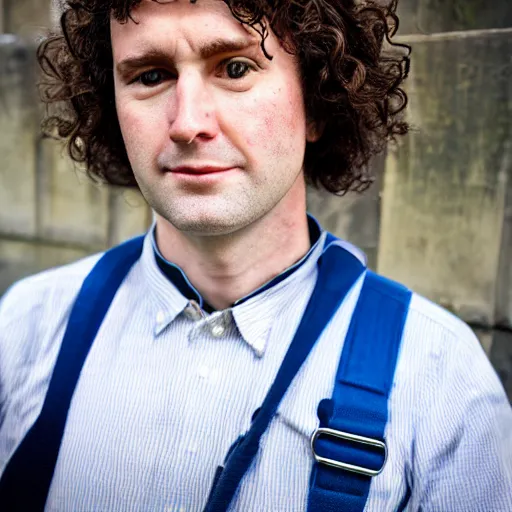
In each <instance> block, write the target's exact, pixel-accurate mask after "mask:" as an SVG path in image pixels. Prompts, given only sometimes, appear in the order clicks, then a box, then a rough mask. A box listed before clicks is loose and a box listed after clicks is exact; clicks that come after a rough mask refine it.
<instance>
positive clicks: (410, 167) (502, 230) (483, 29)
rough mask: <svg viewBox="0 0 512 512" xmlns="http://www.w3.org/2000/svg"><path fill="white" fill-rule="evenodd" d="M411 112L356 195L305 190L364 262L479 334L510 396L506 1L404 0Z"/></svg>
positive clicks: (511, 154)
mask: <svg viewBox="0 0 512 512" xmlns="http://www.w3.org/2000/svg"><path fill="white" fill-rule="evenodd" d="M400 14H401V24H400V30H399V33H398V37H396V40H397V41H398V42H401V43H407V44H409V45H411V46H412V65H411V74H410V78H409V80H408V82H407V85H406V90H407V93H408V95H409V99H410V103H409V108H408V112H407V116H408V121H409V122H410V123H411V125H412V127H413V130H412V131H411V133H410V134H409V135H408V136H407V137H406V138H405V140H404V141H402V142H401V143H400V145H399V147H390V148H389V149H388V154H387V156H386V158H385V159H378V160H377V161H375V162H374V164H373V170H374V172H375V174H376V175H377V177H378V179H377V181H376V183H375V184H374V186H373V187H372V189H370V190H369V191H368V192H366V193H365V194H364V195H362V196H358V195H354V194H349V195H348V196H346V197H344V198H337V197H329V196H328V195H327V194H325V193H319V192H317V191H310V193H309V208H310V211H312V213H314V214H315V215H316V216H317V217H318V218H319V219H320V220H321V221H322V222H323V223H324V225H325V226H326V227H328V228H329V229H331V230H333V232H335V233H336V234H337V235H339V236H341V237H344V238H347V239H349V240H351V241H353V242H354V243H356V244H357V245H359V246H361V247H362V248H364V249H365V250H366V252H367V254H368V255H369V262H370V265H371V266H373V267H374V268H376V269H377V270H378V271H379V272H380V273H382V274H384V275H387V276H389V277H391V278H393V279H397V280H399V281H401V282H403V283H405V284H407V285H408V286H410V287H412V288H413V289H414V290H415V291H417V292H419V293H421V294H423V295H425V296H427V297H429V298H430V299H432V300H433V301H435V302H437V303H439V304H441V305H443V306H444V307H446V308H448V309H449V310H451V311H453V312H454V313H456V314H457V315H459V316H460V317H462V318H463V319H464V320H466V321H467V322H469V323H470V324H471V325H472V326H473V327H474V328H475V329H476V331H477V333H478V335H479V337H480V339H481V341H482V344H483V346H484V348H485V349H486V351H487V353H488V354H489V355H490V357H491V360H492V361H493V363H494V365H495V367H496V368H497V370H498V372H499V373H500V376H501V378H502V380H503V381H504V383H505V386H506V387H507V390H508V392H509V396H511V397H512V335H511V333H510V329H511V327H512V264H511V263H512V58H511V57H512V2H510V0H499V1H495V2H486V1H484V0H401V2H400Z"/></svg>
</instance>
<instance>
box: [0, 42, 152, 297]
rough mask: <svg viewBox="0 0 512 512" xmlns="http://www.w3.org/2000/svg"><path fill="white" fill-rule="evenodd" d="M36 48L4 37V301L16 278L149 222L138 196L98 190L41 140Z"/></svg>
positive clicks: (0, 160)
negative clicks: (5, 291) (6, 291)
mask: <svg viewBox="0 0 512 512" xmlns="http://www.w3.org/2000/svg"><path fill="white" fill-rule="evenodd" d="M34 55H35V52H34V47H33V46H32V45H30V44H28V43H27V42H22V41H21V40H19V39H16V38H15V37H12V36H0V134H1V136H0V295H1V294H2V292H3V291H4V290H5V289H6V288H7V287H8V286H9V285H10V284H11V283H13V282H14V281H16V280H17V279H19V278H21V277H24V276H27V275H29V274H33V273H35V272H38V271H40V270H43V269H46V268H49V267H53V266H57V265H62V264H65V263H68V262H71V261H74V260H76V259H78V258H81V257H84V256H86V255H87V254H90V253H93V252H96V251H101V250H104V249H105V248H107V247H109V246H112V245H114V244H116V243H118V242H120V241H122V240H125V239H127V238H129V237H131V236H133V235H135V234H137V233H141V232H143V231H144V230H145V229H146V228H147V226H148V225H149V223H150V220H151V216H150V211H149V208H148V207H147V205H146V204H145V202H144V201H143V199H142V198H141V196H140V194H138V193H136V192H134V191H124V190H115V189H113V188H106V187H100V186H99V185H96V184H93V183H92V182H91V181H90V180H88V179H87V178H86V177H85V174H84V172H83V171H82V170H78V169H75V168H74V166H73V165H72V164H71V162H70V160H69V159H68V158H67V157H66V156H65V155H64V154H63V153H64V150H63V148H62V146H60V145H59V144H57V143H55V142H54V141H51V140H48V139H43V138H42V137H41V134H40V128H39V126H40V120H41V117H40V113H41V109H40V107H39V102H38V99H37V96H36V88H35V83H36V64H35V58H34Z"/></svg>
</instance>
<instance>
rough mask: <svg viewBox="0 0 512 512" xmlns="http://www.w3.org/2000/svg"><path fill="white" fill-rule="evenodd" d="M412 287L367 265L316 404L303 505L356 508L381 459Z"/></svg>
mask: <svg viewBox="0 0 512 512" xmlns="http://www.w3.org/2000/svg"><path fill="white" fill-rule="evenodd" d="M410 300H411V292H410V291H409V290H408V289H407V288H405V287H403V286H401V285H399V284H397V283H394V282H392V281H390V280H388V279H386V278H384V277H381V276H378V275H376V274H374V273H373V272H371V271H367V274H366V276H365V280H364V283H363V287H362V290H361V294H360V297H359V300H358V302H357V305H356V308H355V311H354V314H353V316H352V320H351V323H350V326H349V329H348V333H347V336H346V339H345V343H344V347H343V351H342V355H341V358H340V364H339V367H338V372H337V375H336V381H335V385H334V390H333V395H332V398H331V399H326V400H322V401H321V402H320V404H319V406H318V417H319V419H320V425H319V428H318V429H317V431H316V432H315V433H314V435H313V436H312V440H311V445H312V450H313V455H314V458H315V463H314V466H313V470H312V474H311V480H310V490H309V499H308V512H330V511H333V512H334V511H339V510H343V511H344V512H362V511H363V509H364V507H365V503H366V500H367V498H368V492H369V490H370V483H371V479H372V477H373V476H376V475H377V474H379V473H380V472H381V471H382V470H383V468H384V465H385V463H386V457H387V446H386V441H385V439H384V431H385V428H386V423H387V420H388V399H389V395H390V392H391V389H392V385H393V379H394V374H395V367H396V362H397V358H398V353H399V349H400V344H401V339H402V333H403V329H404V325H405V321H406V318H407V313H408V310H409V303H410Z"/></svg>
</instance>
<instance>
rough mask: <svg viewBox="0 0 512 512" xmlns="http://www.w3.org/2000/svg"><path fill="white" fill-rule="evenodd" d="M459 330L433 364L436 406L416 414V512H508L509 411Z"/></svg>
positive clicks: (511, 505) (489, 371)
mask: <svg viewBox="0 0 512 512" xmlns="http://www.w3.org/2000/svg"><path fill="white" fill-rule="evenodd" d="M458 330H459V332H458V333H456V335H455V336H454V337H453V338H452V340H451V341H452V343H446V344H445V346H442V347H441V350H440V352H439V354H438V356H439V357H438V358H437V360H436V361H435V363H436V364H434V365H433V369H432V373H431V378H432V382H431V386H432V388H433V389H434V395H433V399H432V400H431V401H430V404H429V405H427V406H425V407H419V408H420V409H423V411H422V419H421V421H420V423H419V425H418V435H417V446H416V450H417V457H416V458H417V461H416V464H415V465H416V471H415V472H416V473H417V474H416V483H418V484H419V486H420V492H419V495H418V494H417V496H418V498H419V503H418V505H419V506H418V509H419V510H421V511H424V512H427V511H428V512H434V511H435V512H439V511H443V512H477V511H479V512H480V511H481V512H490V511H493V512H510V511H512V409H511V407H510V403H509V401H508V398H507V396H506V394H505V391H504V389H503V386H502V384H501V382H500V380H499V378H498V376H497V374H496V372H495V371H494V369H493V368H492V366H491V364H490V362H489V360H488V358H487V356H486V354H485V353H484V351H483V350H482V347H481V346H480V343H479V341H478V339H477V338H476V336H475V335H474V333H473V332H472V331H471V329H470V328H469V327H467V326H466V325H465V324H462V322H461V323H460V325H458Z"/></svg>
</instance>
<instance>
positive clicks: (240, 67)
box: [226, 60, 252, 80]
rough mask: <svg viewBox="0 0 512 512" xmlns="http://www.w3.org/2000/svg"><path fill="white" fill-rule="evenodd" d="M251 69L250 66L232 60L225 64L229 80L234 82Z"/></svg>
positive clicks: (240, 61)
mask: <svg viewBox="0 0 512 512" xmlns="http://www.w3.org/2000/svg"><path fill="white" fill-rule="evenodd" d="M251 69H252V68H251V66H250V65H249V64H248V63H247V62H244V61H242V60H232V61H231V62H228V63H227V64H226V72H227V74H228V76H229V78H232V79H234V80H236V79H237V78H242V77H243V76H244V75H246V74H247V72H248V71H249V70H251Z"/></svg>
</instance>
